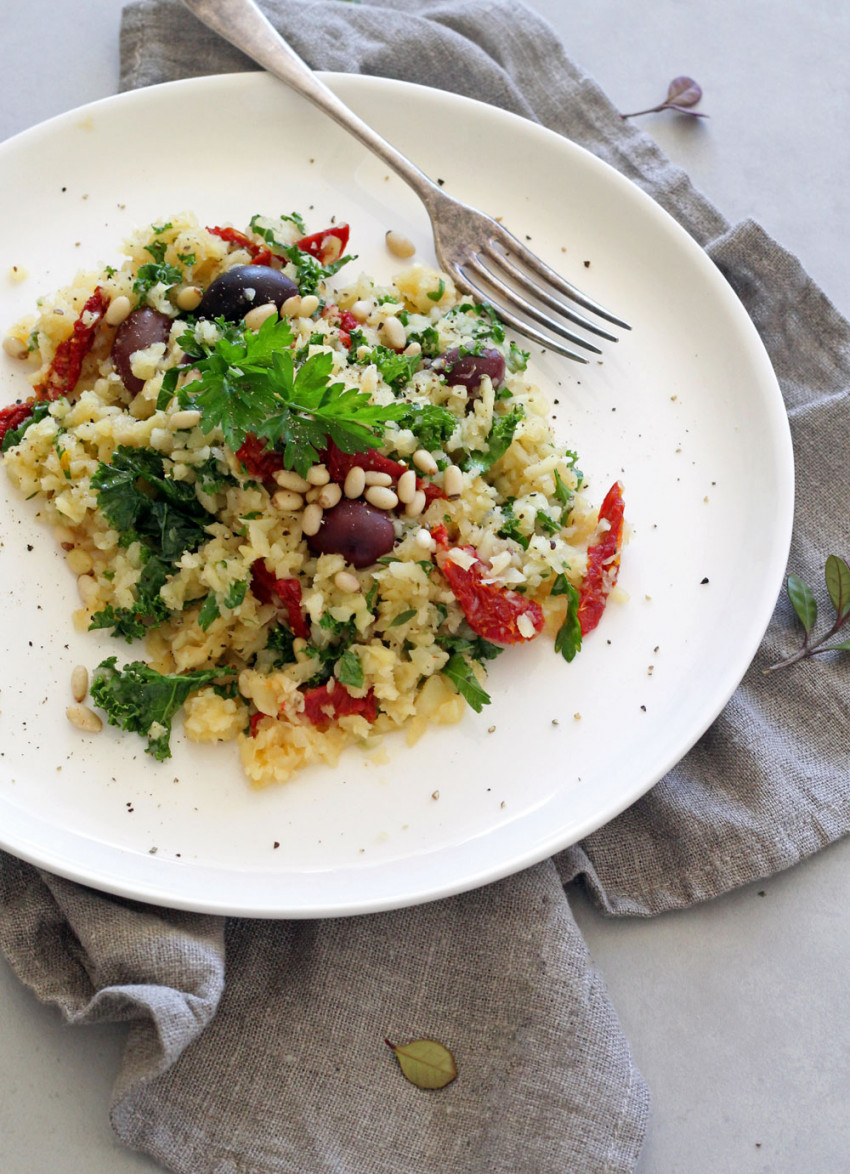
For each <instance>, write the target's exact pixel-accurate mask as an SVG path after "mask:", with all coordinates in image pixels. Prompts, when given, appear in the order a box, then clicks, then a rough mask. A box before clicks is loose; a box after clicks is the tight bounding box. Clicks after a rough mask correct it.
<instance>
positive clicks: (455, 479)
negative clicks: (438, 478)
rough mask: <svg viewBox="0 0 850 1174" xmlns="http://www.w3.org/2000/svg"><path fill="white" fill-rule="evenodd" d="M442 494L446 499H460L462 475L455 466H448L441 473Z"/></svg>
mask: <svg viewBox="0 0 850 1174" xmlns="http://www.w3.org/2000/svg"><path fill="white" fill-rule="evenodd" d="M443 493H445V495H446V497H460V495H461V494H462V493H463V473H462V472H461V471H460V469H459V468H458V467H457V465H449V467H448V468H447V469H446V471H445V472H444V473H443Z"/></svg>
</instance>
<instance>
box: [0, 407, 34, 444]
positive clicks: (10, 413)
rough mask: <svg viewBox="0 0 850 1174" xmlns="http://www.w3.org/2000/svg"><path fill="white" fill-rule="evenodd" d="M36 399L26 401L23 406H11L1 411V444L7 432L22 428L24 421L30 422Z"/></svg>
mask: <svg viewBox="0 0 850 1174" xmlns="http://www.w3.org/2000/svg"><path fill="white" fill-rule="evenodd" d="M34 404H35V398H34V397H33V398H31V399H28V400H25V401H24V403H21V404H9V406H8V408H3V409H2V410H0V444H2V443H3V438H4V437H5V435H6V433H7V432H13V431H14V430H15V429H16V428H20V426H21V424H23V422H24V420H28V419H29V418H30V416H31V415H32V409H33V405H34Z"/></svg>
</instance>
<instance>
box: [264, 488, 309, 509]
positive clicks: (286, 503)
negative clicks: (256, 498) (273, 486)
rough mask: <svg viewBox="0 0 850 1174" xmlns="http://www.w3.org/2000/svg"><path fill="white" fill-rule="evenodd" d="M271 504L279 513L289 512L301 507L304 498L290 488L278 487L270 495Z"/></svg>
mask: <svg viewBox="0 0 850 1174" xmlns="http://www.w3.org/2000/svg"><path fill="white" fill-rule="evenodd" d="M272 505H273V506H274V507H275V509H278V510H280V511H281V513H285V514H291V513H293V512H294V511H295V510H300V509H301V508H302V507H303V505H304V498H303V497H302V496H301V494H300V493H295V492H293V490H291V489H279V490H278V491H277V493H275V494H274V496H273V497H272Z"/></svg>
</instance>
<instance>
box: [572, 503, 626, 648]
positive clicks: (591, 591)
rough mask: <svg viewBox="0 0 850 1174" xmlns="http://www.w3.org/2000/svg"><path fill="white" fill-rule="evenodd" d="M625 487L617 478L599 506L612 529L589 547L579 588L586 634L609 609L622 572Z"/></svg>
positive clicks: (600, 518)
mask: <svg viewBox="0 0 850 1174" xmlns="http://www.w3.org/2000/svg"><path fill="white" fill-rule="evenodd" d="M624 509H625V503H624V501H623V486H622V485H621V484H620V482H619V481H615V482H614V484H613V485H612V486H611V488H610V489H609V490H608V492H607V493H606V495H605V500H604V501H603V502H602V505H601V506H600V508H599V520H600V521H605V522H607V523H608V526H609V529H608V530H606V531H605V533H604V534H602V535H601V537H600V538H599V539H598V540H597V541H596V542H593V543H591V545H590V546H589V547H588V548H587V573H586V574H585V576H584V581H583V583H582V585H581V590H580V591H579V602H578V622H579V625H580V627H581V634H582V636H586V635H587V633H588V632H592V631H593V629H594V628H595V627H596V625H597V624H598V623H599V621H600V620H601V619H602V613H603V612H604V610H605V604H606V603H607V602H608V596H609V595H610V594H611V591H612V590H613V588H614V586H615V584H616V582H617V577H618V575H619V573H620V550H621V548H622V545H623V513H624Z"/></svg>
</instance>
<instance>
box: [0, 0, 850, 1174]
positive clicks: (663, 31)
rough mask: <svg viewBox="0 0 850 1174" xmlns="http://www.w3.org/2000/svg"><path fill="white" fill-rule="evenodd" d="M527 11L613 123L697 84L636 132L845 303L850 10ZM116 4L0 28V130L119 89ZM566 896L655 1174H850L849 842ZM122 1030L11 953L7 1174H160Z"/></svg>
mask: <svg viewBox="0 0 850 1174" xmlns="http://www.w3.org/2000/svg"><path fill="white" fill-rule="evenodd" d="M530 3H531V6H532V7H533V8H535V9H537V10H539V11H540V12H541V13H542V14H543V15H544V16H545V17H546V18H547V19H548V20H549V21H550V23H551V24H552V25H553V26H554V28H555V29H556V31H557V32H558V34H559V36H560V37H561V39H562V40H563V42H564V44H565V45H566V46H567V50H568V52H569V53H570V55H571V56H572V57H573V58H574V59H575V60H576V61H577V62H579V63H580V64H581V65H582V66H583V67H584V68H585V69H586V70H587V71H588V72H589V73H590V74H591V75H592V76H594V77H595V78H596V79H597V81H599V82H600V84H601V85H602V86H603V88H604V89H605V90H606V91H607V92H608V94H609V95H610V96H611V97H612V99H613V100H614V102H615V103H617V104H618V105H619V106H620V108H621V109H627V108H628V109H634V108H638V107H643V106H646V105H651V104H653V102H655V101H657V100H659V99H660V98H661V97H662V96H663V94H664V92H665V90H666V86H667V83H668V81H669V80H670V79H671V78H672V77H674V76H676V75H678V74H689V75H691V76H693V77H696V78H697V79H698V80H699V81H700V83H701V85H702V86H703V89H704V91H705V97H704V99H703V107H704V109H705V110H706V111H707V112H709V113H710V115H711V118H710V120H706V121H704V122H700V123H697V122H695V121H693V120H686V119H683V118H680V117H675V116H672V115H669V114H668V115H654V116H650V117H647V118H644V119H643V120H642V125H643V127H644V128H645V129H646V130H647V131H649V133H651V134H652V135H654V136H655V137H656V139H657V140H658V142H659V143H660V144H661V146H662V148H663V149H664V150H665V151H666V152H667V153H668V154H669V155H670V156H671V157H672V158H673V159H674V160H675V161H676V162H677V163H679V164H680V165H681V166H683V167H684V168H685V169H686V170H687V171H688V172H689V173H690V175H691V176H692V178H693V179H694V181H695V182H696V184H697V186H698V187H700V188H701V189H702V190H703V191H704V192H705V193H706V194H707V195H708V197H709V198H710V199H712V200H713V201H714V203H715V204H716V205H717V206H718V207H719V208H720V209H721V211H723V212H724V213H725V215H726V216H727V217H728V218H729V219H730V220H733V221H736V220H740V219H742V218H745V217H753V218H755V219H756V220H758V221H759V222H760V223H761V224H762V225H763V226H764V227H765V228H766V229H767V230H768V232H770V233H771V234H772V235H773V236H775V237H776V238H777V239H778V240H779V241H780V242H781V243H782V244H784V245H785V246H786V248H788V249H790V250H791V251H792V252H794V253H796V254H797V255H798V256H799V257H800V259H801V260H802V262H803V264H804V265H805V266H806V267H807V269H808V270H809V272H810V273H811V274H812V276H813V277H814V278H815V279H816V280H817V281H818V282H819V284H820V285H821V287H822V288H823V289H824V291H825V292H826V293H827V295H828V296H829V297H830V298H831V299H832V301H833V302H834V303H835V304H836V305H837V306H838V307H839V308H840V309H842V310H843V312H844V313H845V314H846V313H850V267H848V265H847V260H846V258H847V249H846V247H845V236H844V234H845V231H846V229H847V226H848V222H850V183H848V179H850V175H848V171H850V168H848V163H850V148H848V144H850V73H848V71H847V68H846V63H847V58H848V51H850V8H848V6H847V5H846V4H845V3H844V0H818V3H817V4H803V3H802V2H801V0H749V2H748V3H745V4H741V2H740V0H713V3H712V4H711V5H707V4H704V3H703V4H699V3H697V2H696V0H642V3H640V4H622V3H619V2H618V0H597V2H596V3H595V4H592V5H573V6H568V5H562V4H561V3H559V2H558V0H530ZM120 11H121V0H87V2H86V5H85V8H84V10H83V9H81V7H80V6H77V5H74V4H67V5H57V4H55V2H52V0H51V2H48V0H30V3H29V4H28V5H27V6H26V9H23V8H19V9H18V10H17V13H16V16H15V17H14V18H13V19H12V20H11V21H9V20H7V21H5V22H4V36H3V38H2V40H0V77H2V83H0V84H2V90H3V103H2V109H0V139H5V138H7V137H8V136H10V135H13V134H15V133H17V132H19V131H21V130H24V129H26V128H27V127H30V126H32V125H34V124H35V123H37V122H39V121H41V120H42V119H45V118H49V117H51V116H53V115H54V114H59V113H61V112H63V111H65V110H69V109H71V108H73V107H76V106H79V105H81V104H83V103H85V102H88V101H92V100H94V99H97V98H100V97H104V96H106V95H109V94H111V93H114V92H115V90H116V87H117V76H118V27H119V20H120ZM825 553H828V552H825ZM843 553H844V554H845V555H846V554H848V553H850V552H848V551H845V552H843ZM570 900H571V903H572V906H573V909H574V912H575V915H576V918H577V920H578V922H579V925H580V926H581V928H582V931H583V932H584V934H585V937H586V939H587V941H588V943H589V946H590V950H591V952H592V954H593V956H594V958H595V960H596V962H597V965H598V966H599V968H600V970H601V971H602V973H603V975H604V977H605V979H606V981H607V984H608V989H609V992H610V995H611V998H612V1000H613V1002H614V1005H615V1007H616V1008H617V1010H618V1012H619V1014H620V1017H621V1021H622V1023H623V1026H624V1029H625V1031H626V1034H627V1036H628V1038H629V1039H630V1041H631V1044H632V1048H633V1051H634V1055H635V1058H636V1061H637V1063H638V1065H639V1067H640V1068H641V1070H642V1072H643V1073H644V1075H645V1077H646V1079H647V1081H648V1083H649V1085H650V1088H651V1090H652V1094H653V1106H652V1119H651V1124H650V1129H649V1134H648V1137H647V1142H646V1145H645V1148H644V1152H643V1155H642V1158H641V1163H640V1167H639V1170H640V1174H674V1172H675V1174H725V1172H727V1171H728V1172H732V1171H734V1172H735V1174H756V1172H764V1171H771V1172H775V1174H796V1172H797V1171H799V1172H801V1174H802V1172H805V1174H839V1172H840V1174H845V1172H846V1171H847V1170H848V1169H850V1118H848V1114H847V1105H848V1101H850V1016H848V1014H847V999H846V989H847V978H846V976H847V974H848V972H850V914H848V910H850V842H848V841H843V842H841V843H839V844H837V845H835V846H834V847H832V848H830V849H828V850H827V851H825V852H822V853H820V854H819V855H818V856H816V857H815V858H813V859H812V860H810V861H808V862H806V863H804V864H803V865H800V866H798V867H796V868H794V869H791V870H789V871H788V872H786V873H783V874H781V875H779V876H776V877H773V878H770V879H767V880H765V881H763V882H761V883H757V884H753V885H750V886H748V887H746V888H744V889H742V890H740V891H738V892H735V893H733V894H730V895H729V896H727V897H724V898H721V899H719V900H716V901H713V902H710V903H707V904H705V905H702V906H700V907H698V908H695V909H692V910H688V911H685V912H682V913H677V914H673V915H668V916H665V917H661V918H656V919H653V920H649V921H611V920H606V919H603V918H602V917H600V916H599V915H598V914H597V913H596V912H595V910H594V909H593V908H592V907H591V906H590V904H589V903H588V902H587V900H586V899H585V898H584V897H583V896H582V895H581V893H579V892H572V893H571V894H570ZM124 1031H125V1029H124V1028H122V1027H89V1028H85V1029H79V1028H72V1027H68V1026H66V1025H65V1024H63V1023H62V1022H61V1020H60V1018H59V1016H58V1015H57V1014H56V1013H55V1012H54V1011H53V1010H52V1009H50V1008H46V1007H43V1006H41V1005H39V1004H38V1003H37V1002H36V1001H35V1000H34V999H33V998H32V996H31V995H30V994H29V992H28V991H26V990H25V989H24V988H23V987H21V986H20V984H19V983H18V982H17V980H16V979H15V977H14V976H13V975H12V973H11V971H10V970H9V968H8V967H7V966H6V964H5V963H3V962H1V961H0V1170H2V1171H3V1174H42V1172H48V1171H49V1172H50V1174H79V1172H81V1171H86V1172H87V1174H143V1172H145V1171H151V1172H153V1171H154V1170H156V1169H159V1167H158V1166H156V1165H155V1164H154V1163H153V1162H151V1161H150V1160H149V1159H147V1158H145V1157H143V1156H141V1155H138V1154H135V1153H132V1152H130V1151H128V1150H125V1149H124V1148H123V1147H121V1146H120V1145H118V1144H117V1143H116V1142H115V1141H114V1139H113V1137H112V1134H111V1131H110V1127H109V1122H108V1103H109V1096H110V1090H111V1085H112V1081H113V1079H114V1075H115V1072H116V1070H117V1067H118V1063H119V1057H120V1054H121V1048H122V1044H123V1040H124ZM570 1174H584V1172H578V1171H576V1172H570Z"/></svg>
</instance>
